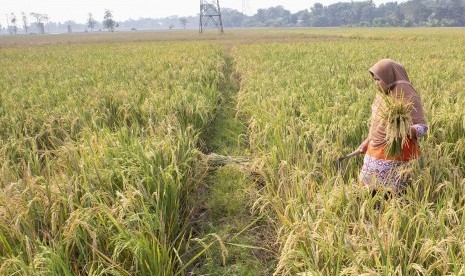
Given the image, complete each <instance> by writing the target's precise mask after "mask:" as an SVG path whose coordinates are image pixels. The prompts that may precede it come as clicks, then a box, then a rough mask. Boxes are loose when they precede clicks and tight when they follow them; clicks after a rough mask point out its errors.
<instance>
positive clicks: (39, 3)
mask: <svg viewBox="0 0 465 276" xmlns="http://www.w3.org/2000/svg"><path fill="white" fill-rule="evenodd" d="M348 1H350V0H321V1H318V0H313V1H302V0H246V3H248V5H247V10H246V14H248V15H252V14H255V13H256V11H257V9H260V8H269V7H274V6H277V5H282V6H284V8H285V9H287V10H290V11H291V12H292V13H295V12H297V11H299V10H303V9H309V8H310V7H311V6H313V4H314V3H316V2H319V3H322V4H323V5H328V4H332V3H336V2H348ZM382 1H383V0H375V3H376V4H379V3H381V2H382ZM0 2H1V3H0V24H1V25H4V26H6V22H7V15H6V14H8V16H9V14H10V13H12V12H13V13H15V15H16V17H17V19H18V22H22V20H21V12H25V13H26V14H27V15H29V14H30V13H31V12H36V13H42V14H47V15H48V16H49V18H50V21H53V22H64V21H66V20H73V21H75V22H78V23H84V22H86V20H87V18H88V13H89V12H90V13H92V14H93V17H94V19H96V20H98V21H102V20H103V13H104V11H105V9H109V10H111V11H112V13H113V17H114V19H115V20H116V21H124V20H126V19H129V18H132V19H138V18H140V17H143V18H161V17H168V16H171V15H179V16H188V15H196V14H198V13H199V3H200V0H178V1H176V0H165V1H161V0H152V1H149V0H125V1H122V0H0ZM242 2H243V1H242V0H220V7H221V8H233V9H236V10H238V11H242ZM384 2H386V1H384ZM29 21H30V22H32V21H33V20H32V18H30V19H29Z"/></svg>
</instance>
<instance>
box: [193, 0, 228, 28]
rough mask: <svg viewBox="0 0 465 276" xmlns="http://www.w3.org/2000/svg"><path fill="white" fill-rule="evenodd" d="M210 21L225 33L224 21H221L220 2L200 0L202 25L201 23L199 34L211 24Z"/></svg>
mask: <svg viewBox="0 0 465 276" xmlns="http://www.w3.org/2000/svg"><path fill="white" fill-rule="evenodd" d="M210 21H212V22H213V24H215V26H216V27H217V28H218V29H219V30H220V32H221V33H223V21H222V20H221V10H220V1H219V0H216V1H212V0H210V1H207V0H200V23H199V33H202V32H203V29H205V28H206V27H207V25H208V23H210Z"/></svg>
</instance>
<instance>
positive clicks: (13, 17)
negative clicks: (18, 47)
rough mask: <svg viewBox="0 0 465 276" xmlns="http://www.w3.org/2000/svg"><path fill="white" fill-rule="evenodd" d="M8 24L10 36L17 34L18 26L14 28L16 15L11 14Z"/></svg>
mask: <svg viewBox="0 0 465 276" xmlns="http://www.w3.org/2000/svg"><path fill="white" fill-rule="evenodd" d="M10 23H11V26H10V33H11V34H17V33H18V26H16V23H17V19H16V15H15V14H14V13H11V19H10Z"/></svg>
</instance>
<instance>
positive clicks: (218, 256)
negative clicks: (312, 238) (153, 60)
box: [189, 57, 276, 275]
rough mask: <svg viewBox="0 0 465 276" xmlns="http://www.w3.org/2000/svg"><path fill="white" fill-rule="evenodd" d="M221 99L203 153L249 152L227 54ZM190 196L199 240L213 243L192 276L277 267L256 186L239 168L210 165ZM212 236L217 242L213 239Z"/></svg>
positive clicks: (237, 85)
mask: <svg viewBox="0 0 465 276" xmlns="http://www.w3.org/2000/svg"><path fill="white" fill-rule="evenodd" d="M225 75H226V78H227V80H226V82H225V83H224V84H223V85H222V86H221V87H220V90H221V91H222V93H223V95H224V96H223V100H222V102H221V103H220V105H219V109H218V112H217V114H218V115H217V118H216V119H215V121H214V123H213V125H212V128H211V130H210V132H209V133H208V134H207V137H206V139H205V140H206V142H205V143H206V145H205V149H204V153H205V154H208V153H216V154H219V155H221V156H243V157H247V156H249V151H248V145H247V141H246V139H245V137H246V133H247V125H246V122H244V121H242V120H241V118H237V117H236V104H237V101H236V97H237V92H238V91H239V88H240V81H239V79H238V77H237V76H235V74H234V70H233V63H232V58H231V57H228V60H227V72H226V74H225ZM197 186H198V188H197V190H196V191H195V196H194V200H192V202H193V203H192V204H193V206H192V209H193V219H194V222H193V228H194V235H195V238H197V239H202V240H203V241H204V242H205V244H207V243H210V244H211V243H212V242H214V244H213V245H212V246H211V247H209V248H208V250H206V252H205V254H204V255H203V256H202V257H201V258H199V260H198V261H197V262H196V263H195V265H194V266H193V267H192V269H190V273H189V274H191V275H271V274H273V271H274V269H275V267H276V265H275V255H274V253H273V252H272V251H273V250H272V249H271V248H270V247H271V244H272V242H273V241H271V240H270V239H272V237H273V236H274V235H272V233H271V232H270V230H269V229H268V228H267V224H266V220H265V219H262V218H260V216H259V214H257V213H252V211H251V208H252V205H253V203H254V202H255V199H256V197H257V192H258V191H257V184H256V183H255V181H254V179H253V178H251V177H250V175H247V174H244V172H243V171H241V170H240V169H239V168H238V167H237V166H234V165H233V164H228V165H225V166H220V167H216V168H211V169H209V170H208V171H207V172H206V173H205V175H204V176H203V177H202V178H201V180H200V181H199V184H198V185H197ZM215 240H216V242H215Z"/></svg>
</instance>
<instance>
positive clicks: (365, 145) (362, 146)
mask: <svg viewBox="0 0 465 276" xmlns="http://www.w3.org/2000/svg"><path fill="white" fill-rule="evenodd" d="M368 144H370V139H368V138H367V139H365V141H363V142H362V143H361V144H360V146H359V147H358V149H357V151H358V152H360V153H365V152H367V150H368Z"/></svg>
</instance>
